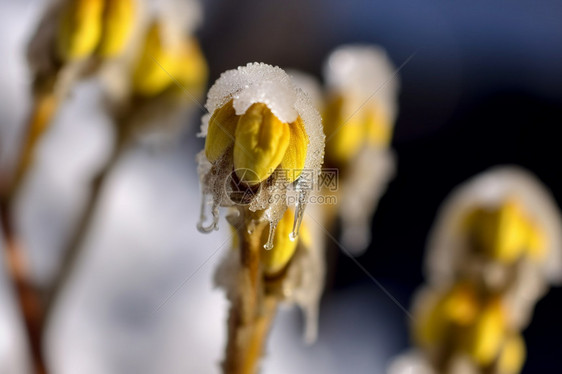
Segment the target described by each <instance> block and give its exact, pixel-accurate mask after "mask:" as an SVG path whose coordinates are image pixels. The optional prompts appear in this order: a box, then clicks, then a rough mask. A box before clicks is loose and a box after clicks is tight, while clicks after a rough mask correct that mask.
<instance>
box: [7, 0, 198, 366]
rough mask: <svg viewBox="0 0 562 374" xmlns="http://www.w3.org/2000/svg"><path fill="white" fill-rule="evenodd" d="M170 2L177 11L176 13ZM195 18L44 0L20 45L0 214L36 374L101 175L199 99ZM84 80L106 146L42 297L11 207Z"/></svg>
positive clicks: (165, 7)
mask: <svg viewBox="0 0 562 374" xmlns="http://www.w3.org/2000/svg"><path fill="white" fill-rule="evenodd" d="M178 4H179V5H182V6H181V7H180V8H177V7H176V6H177V5H178ZM199 18H200V9H199V4H198V3H196V2H194V1H189V2H184V3H182V4H180V3H177V4H176V3H173V2H168V3H167V4H162V5H160V6H159V7H156V6H149V3H148V2H145V1H143V0H62V1H53V3H52V4H51V5H50V6H49V7H48V8H47V10H46V12H45V14H44V16H43V19H42V21H41V23H40V25H39V26H38V28H37V31H36V33H35V35H34V36H33V38H32V40H31V42H30V45H29V53H28V55H29V58H28V59H29V64H30V67H31V71H32V74H33V85H32V94H33V99H34V103H33V107H32V113H31V115H30V119H29V123H28V128H27V129H26V133H25V135H24V141H23V144H22V146H21V152H20V156H19V158H18V159H17V160H16V161H17V162H16V165H15V168H14V170H13V172H12V175H11V176H9V177H8V176H2V186H1V187H2V189H1V191H0V192H1V201H0V207H1V213H2V215H1V218H2V228H3V230H4V237H5V239H6V245H5V248H6V251H7V254H8V260H9V261H8V264H9V270H10V271H11V276H12V278H13V281H14V283H15V285H16V289H17V291H18V296H19V302H20V305H21V309H22V314H23V317H24V320H25V323H26V327H27V333H28V339H29V342H30V346H31V351H32V354H33V355H32V356H33V360H34V365H35V367H34V369H35V372H36V373H46V372H47V369H46V366H45V362H44V358H43V354H42V347H41V341H42V335H43V332H44V330H45V326H46V323H47V322H48V320H49V318H48V317H49V316H50V312H51V311H52V309H53V306H54V305H55V304H56V301H57V299H58V295H59V294H60V291H61V290H62V288H63V286H64V285H65V282H66V280H67V279H68V276H69V275H70V273H71V271H72V270H73V268H74V264H75V262H76V259H77V258H78V257H79V253H80V251H79V250H80V248H81V247H82V241H83V239H84V238H85V235H86V233H87V229H88V227H89V224H90V221H91V219H92V217H93V214H94V212H95V210H96V206H97V203H98V200H99V196H100V194H101V190H102V188H103V185H104V182H105V179H106V177H107V175H108V174H109V173H110V172H111V170H112V169H113V167H114V166H115V165H116V163H117V161H118V159H119V158H120V156H121V154H122V153H123V151H124V150H125V149H126V146H127V145H128V144H129V143H131V140H134V139H135V138H136V136H138V135H144V134H147V133H150V132H170V131H173V129H172V128H170V127H169V126H168V125H170V124H176V123H177V122H178V120H180V119H181V114H182V113H183V114H185V111H186V110H187V109H188V108H191V107H193V106H194V103H196V102H197V99H198V98H199V97H201V96H202V93H203V90H204V87H205V85H206V81H207V65H206V61H205V59H204V57H203V54H202V52H201V50H200V48H199V46H198V43H197V41H196V40H195V38H194V37H193V36H192V35H193V34H192V32H193V29H194V27H195V26H196V25H197V23H198V21H199ZM93 75H97V76H98V77H100V78H101V79H102V81H103V83H104V84H103V85H102V86H103V88H104V91H105V92H104V94H105V95H104V96H105V98H106V102H107V104H108V105H107V108H108V111H109V113H110V115H111V117H112V118H113V120H114V124H115V133H116V139H115V144H114V147H113V151H112V152H111V155H110V156H109V157H108V160H107V162H106V163H105V165H104V166H103V167H102V169H101V171H100V172H99V173H98V174H97V175H96V177H95V178H94V180H93V184H92V188H91V191H90V194H89V196H88V197H87V199H86V200H87V202H86V207H85V209H84V211H83V213H82V214H81V216H80V217H79V219H78V222H77V224H76V227H75V230H74V232H73V234H72V236H71V239H70V240H69V242H68V244H67V246H66V247H65V248H64V249H63V251H62V256H61V265H60V269H59V270H58V271H57V272H56V273H55V276H54V280H53V282H52V284H50V285H48V287H46V290H45V292H44V294H45V295H44V297H43V295H40V293H39V292H38V290H37V289H36V287H35V286H34V285H33V283H32V281H33V279H32V278H33V277H32V276H31V274H29V271H28V269H27V267H26V261H25V258H24V255H23V249H22V246H21V242H20V240H19V238H18V237H17V230H15V228H14V227H13V217H12V216H13V212H12V211H11V210H12V209H11V208H12V206H13V203H14V200H15V198H16V197H17V194H18V191H19V190H20V188H21V186H22V182H23V181H24V178H25V176H26V174H27V173H28V171H29V170H30V167H31V166H32V164H33V159H34V154H35V149H36V148H37V145H38V143H39V141H40V140H41V138H42V136H43V134H44V133H45V132H46V131H47V130H48V128H49V124H50V121H51V119H52V118H53V116H54V114H55V113H56V110H57V108H58V106H59V105H60V104H61V102H63V101H64V99H65V98H66V97H67V96H68V94H69V92H70V91H71V90H72V88H73V87H74V86H75V84H76V83H77V82H78V81H79V80H81V79H83V78H86V77H90V76H93Z"/></svg>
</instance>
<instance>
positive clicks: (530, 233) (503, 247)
mask: <svg viewBox="0 0 562 374" xmlns="http://www.w3.org/2000/svg"><path fill="white" fill-rule="evenodd" d="M466 224H467V227H468V232H469V235H470V238H471V240H472V242H473V244H474V245H475V246H476V249H478V250H481V251H483V252H484V253H487V254H488V255H490V256H491V257H493V258H495V259H497V260H499V261H502V262H505V263H512V262H514V261H516V260H517V259H518V258H519V257H521V256H522V255H523V254H524V253H525V252H526V251H527V252H529V253H531V254H534V255H536V256H537V257H540V254H541V252H543V251H544V245H545V240H544V235H543V233H542V231H541V230H540V229H538V228H536V227H535V226H534V224H533V223H532V222H531V221H530V220H529V219H528V217H527V216H526V214H525V212H524V210H523V208H522V207H521V205H520V204H519V202H517V201H515V200H508V201H506V202H505V203H504V204H502V205H501V206H500V207H499V208H497V209H491V210H490V209H483V208H477V209H475V210H474V211H472V212H470V213H469V214H468V216H467V220H466Z"/></svg>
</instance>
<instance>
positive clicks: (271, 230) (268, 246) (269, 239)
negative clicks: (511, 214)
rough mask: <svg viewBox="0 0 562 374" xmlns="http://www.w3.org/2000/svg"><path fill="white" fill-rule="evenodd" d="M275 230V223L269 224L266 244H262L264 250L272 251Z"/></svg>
mask: <svg viewBox="0 0 562 374" xmlns="http://www.w3.org/2000/svg"><path fill="white" fill-rule="evenodd" d="M276 228H277V222H275V223H273V222H271V223H270V224H269V235H268V237H267V243H265V244H264V246H263V247H264V248H265V249H267V250H268V251H269V250H272V249H273V239H274V238H275V229H276Z"/></svg>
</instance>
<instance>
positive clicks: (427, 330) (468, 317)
mask: <svg viewBox="0 0 562 374" xmlns="http://www.w3.org/2000/svg"><path fill="white" fill-rule="evenodd" d="M478 308H479V304H478V300H477V298H476V295H475V293H474V289H473V288H472V287H470V286H469V285H468V284H458V285H456V286H454V287H453V288H452V289H451V290H450V291H449V292H447V293H446V294H445V295H443V296H441V297H440V298H438V299H437V300H435V301H434V305H430V306H429V307H427V308H425V310H424V312H423V313H422V315H420V316H418V317H416V318H415V320H414V337H415V339H416V341H417V342H418V343H420V344H421V345H424V346H427V345H434V344H436V343H439V342H443V341H445V340H446V335H447V334H450V333H452V331H451V328H452V327H453V326H455V325H457V326H466V325H469V324H471V323H472V322H473V321H474V319H475V318H476V315H477V313H478Z"/></svg>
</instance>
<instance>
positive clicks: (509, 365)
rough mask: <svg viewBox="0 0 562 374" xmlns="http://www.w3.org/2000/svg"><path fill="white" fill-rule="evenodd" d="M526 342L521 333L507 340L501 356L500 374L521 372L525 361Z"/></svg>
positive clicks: (499, 360)
mask: <svg viewBox="0 0 562 374" xmlns="http://www.w3.org/2000/svg"><path fill="white" fill-rule="evenodd" d="M525 356H526V349H525V342H524V341H523V338H522V337H521V335H519V334H514V335H512V336H510V337H508V339H507V340H506V342H505V343H504V345H503V348H502V351H501V353H500V357H499V358H498V369H499V373H500V374H519V373H520V372H521V369H522V368H523V363H524V362H525Z"/></svg>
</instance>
